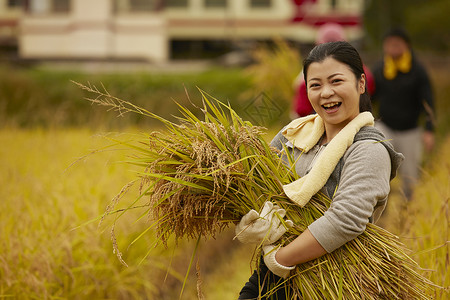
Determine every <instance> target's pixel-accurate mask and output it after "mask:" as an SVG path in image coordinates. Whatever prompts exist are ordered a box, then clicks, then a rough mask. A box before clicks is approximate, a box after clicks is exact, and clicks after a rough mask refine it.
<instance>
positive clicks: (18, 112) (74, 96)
mask: <svg viewBox="0 0 450 300" xmlns="http://www.w3.org/2000/svg"><path fill="white" fill-rule="evenodd" d="M0 77H1V78H2V80H0V126H5V125H9V126H20V127H32V126H39V127H61V126H71V127H73V126H90V127H99V128H117V127H126V126H130V125H139V126H151V125H154V122H153V123H152V120H149V119H148V118H143V117H142V116H139V115H125V116H124V117H123V118H122V119H121V121H120V122H117V119H116V116H115V115H113V114H110V113H108V112H104V111H102V110H98V109H93V108H92V106H91V105H90V104H89V103H87V102H86V101H83V94H82V92H81V91H80V89H79V88H77V87H76V86H75V85H74V84H73V83H72V82H71V80H74V81H78V82H83V83H87V82H91V83H94V84H96V85H98V86H101V85H102V84H103V85H104V86H105V88H107V89H108V91H110V92H111V93H113V94H114V95H118V96H120V97H122V98H124V99H133V102H134V103H136V104H138V105H140V106H142V107H146V108H148V109H149V110H150V111H152V112H155V113H157V114H159V115H162V116H164V117H167V118H169V119H171V118H172V117H171V116H172V115H173V114H176V113H177V110H176V108H175V105H174V102H173V100H176V101H178V102H180V103H184V104H186V103H187V102H188V101H189V100H188V96H187V94H186V93H188V94H189V95H190V94H193V95H198V90H197V86H201V87H202V88H203V89H204V90H206V91H208V92H210V93H214V94H215V95H218V97H220V98H221V99H223V100H224V101H230V103H233V104H234V105H235V106H236V107H244V106H245V102H248V101H250V100H251V99H252V98H253V97H255V95H248V98H242V96H241V94H242V93H243V91H246V90H248V89H249V85H250V82H249V80H248V79H247V78H245V77H244V76H243V74H242V73H241V71H240V70H238V69H226V70H225V69H210V70H207V71H203V72H197V73H195V72H185V73H178V74H155V73H144V72H129V73H128V72H126V73H109V74H85V73H81V72H68V71H56V70H48V69H47V70H45V69H37V68H31V69H13V68H10V67H5V66H0Z"/></svg>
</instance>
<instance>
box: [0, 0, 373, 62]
mask: <svg viewBox="0 0 450 300" xmlns="http://www.w3.org/2000/svg"><path fill="white" fill-rule="evenodd" d="M363 9H364V0H165V1H164V0H95V1H92V0H15V1H14V0H0V41H4V40H5V41H6V40H9V41H10V43H11V42H13V41H15V43H16V44H17V47H18V53H19V56H20V57H21V58H24V59H123V60H129V59H140V60H147V61H150V62H165V61H167V60H170V59H173V58H193V57H197V56H198V57H200V56H204V55H208V54H210V55H215V54H223V53H224V52H225V51H229V50H231V49H233V48H235V47H246V45H248V44H251V43H252V42H254V41H267V40H270V39H272V38H273V37H275V36H281V37H283V38H285V39H286V40H289V41H292V42H294V43H298V44H312V43H313V42H314V40H315V36H316V32H317V29H318V27H319V26H320V25H323V24H325V23H329V22H334V23H338V24H341V25H342V26H344V28H345V31H346V36H347V37H348V40H350V41H355V40H359V39H361V37H362V34H363V32H362V15H363Z"/></svg>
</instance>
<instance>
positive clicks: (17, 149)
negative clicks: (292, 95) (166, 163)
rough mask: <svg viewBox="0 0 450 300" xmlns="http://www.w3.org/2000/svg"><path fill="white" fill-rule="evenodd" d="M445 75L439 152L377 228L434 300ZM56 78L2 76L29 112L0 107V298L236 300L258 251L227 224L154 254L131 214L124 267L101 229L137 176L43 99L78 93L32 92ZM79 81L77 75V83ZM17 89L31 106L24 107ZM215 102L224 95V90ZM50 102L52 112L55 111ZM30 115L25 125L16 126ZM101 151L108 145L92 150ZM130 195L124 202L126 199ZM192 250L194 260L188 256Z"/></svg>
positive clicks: (444, 218) (445, 236) (448, 146)
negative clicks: (430, 285)
mask: <svg viewBox="0 0 450 300" xmlns="http://www.w3.org/2000/svg"><path fill="white" fill-rule="evenodd" d="M236 74H237V73H236V72H235V71H234V72H233V73H232V74H231V75H232V76H229V77H233V78H235V77H236ZM447 74H448V71H447V70H446V69H445V68H444V67H442V68H436V69H435V71H434V72H433V74H432V76H433V80H434V81H435V82H437V83H438V89H437V100H438V107H439V109H438V110H437V118H438V121H439V124H438V125H440V126H439V128H438V142H439V149H437V151H436V153H434V154H433V155H432V156H431V157H429V158H428V160H427V163H426V164H425V165H424V170H423V174H424V175H423V179H422V181H421V182H420V183H419V185H418V186H417V189H416V193H415V196H414V200H413V201H412V202H411V203H405V202H404V200H403V198H402V197H401V195H400V193H399V192H398V188H397V186H398V182H397V181H396V182H394V183H393V192H392V196H391V198H390V202H389V207H388V209H387V211H386V213H385V215H384V217H383V219H382V224H383V227H385V228H387V229H388V230H390V231H391V232H393V233H394V234H397V235H399V236H400V238H401V240H402V241H403V242H404V243H405V244H406V245H407V246H408V248H410V249H411V254H410V256H411V257H412V258H413V259H415V260H416V261H417V262H418V263H419V264H420V266H421V267H422V268H423V272H424V274H425V275H426V277H428V278H430V279H431V280H432V281H433V282H435V283H436V284H437V285H439V286H442V287H445V288H446V289H436V294H435V297H434V299H438V300H440V299H448V298H449V297H450V294H449V290H448V289H449V287H450V274H449V272H448V269H449V268H450V245H449V242H448V241H449V235H450V231H449V229H450V227H449V225H450V223H449V202H448V201H449V198H450V188H449V186H450V175H449V174H450V157H449V156H448V153H450V138H449V137H448V134H447V132H448V128H449V125H448V120H449V118H448V117H447V116H448V115H449V114H450V111H449V107H450V106H449V105H448V104H446V100H447V99H448V97H447V96H448V95H450V91H449V86H450V85H449V79H448V78H450V77H449V76H447ZM41 75H42V74H41ZM47 75H48V74H47ZM47 75H45V76H47ZM57 75H58V74H53V75H52V76H50V77H48V78H46V80H44V81H39V80H37V81H36V82H37V83H36V82H35V83H34V84H33V86H31V88H30V86H28V85H27V84H29V83H30V82H34V81H35V79H37V78H38V77H36V78H34V79H30V82H28V81H27V80H28V79H26V78H28V77H27V76H28V75H20V74H19V75H17V74H12V75H11V76H9V79H8V80H11V79H14V80H17V81H18V84H17V86H21V87H23V88H22V89H21V90H19V89H16V90H14V91H13V95H14V97H17V99H16V98H14V103H15V104H17V103H22V104H23V105H25V106H24V107H25V108H23V107H18V108H17V112H18V113H17V115H15V116H16V117H15V118H14V119H13V120H12V121H11V122H9V121H10V119H7V117H8V116H10V115H11V112H9V111H8V109H10V106H8V105H7V104H5V103H7V102H1V103H2V105H1V106H0V119H1V120H0V124H1V127H0V145H1V147H0V181H1V182H2V187H1V188H0V197H1V199H2V201H1V202H0V298H2V299H3V298H5V299H179V298H180V299H236V298H237V294H238V292H239V290H240V288H241V287H242V285H243V284H244V283H245V281H246V280H247V279H248V277H249V276H250V275H251V272H252V269H251V266H250V260H251V259H252V255H253V248H252V247H250V248H249V247H248V246H242V245H240V244H239V242H237V241H233V240H232V237H233V229H232V228H230V229H228V230H225V232H223V233H222V234H220V235H218V236H217V238H216V239H215V240H210V241H204V240H202V241H201V242H200V245H199V247H198V249H197V250H196V245H195V241H182V242H180V243H179V244H178V245H176V247H175V245H174V244H173V241H169V247H168V248H167V249H165V248H164V247H157V248H152V246H153V245H154V243H155V239H154V238H153V234H152V232H150V233H149V234H148V235H146V236H145V237H144V238H141V239H139V240H137V242H135V243H133V244H132V242H133V241H134V240H135V239H136V237H137V235H138V234H139V233H141V232H142V231H143V230H144V229H145V228H146V227H147V226H146V225H148V223H147V222H146V221H147V220H146V219H145V218H144V219H140V221H139V222H135V221H136V220H137V219H138V218H139V217H140V216H139V215H133V213H130V212H128V213H127V215H126V217H122V218H121V219H120V222H119V223H118V224H117V226H116V227H115V232H114V233H115V235H116V237H117V243H118V249H119V250H120V251H121V253H122V255H123V257H122V258H123V260H124V261H125V262H126V263H127V265H128V266H124V265H123V264H122V263H121V262H120V261H119V259H118V258H117V253H113V241H112V240H111V225H112V223H113V221H114V219H113V217H114V216H112V217H108V218H106V219H104V220H103V222H102V223H101V224H100V222H99V221H100V218H101V217H102V215H103V213H104V212H105V209H106V207H107V206H108V204H109V203H110V202H111V200H112V199H113V198H114V196H115V195H116V194H117V192H118V191H120V190H121V188H122V187H123V186H124V185H125V184H127V183H128V182H129V181H130V179H134V178H135V173H134V170H133V168H132V167H130V165H127V164H124V163H122V162H123V161H124V160H126V159H127V157H126V155H127V152H126V151H120V150H115V151H111V150H110V149H108V148H105V146H106V145H108V144H109V142H108V141H107V140H106V139H105V138H104V136H103V131H101V130H104V129H102V128H101V126H100V129H99V128H98V127H97V126H96V123H94V124H90V123H89V124H87V125H86V126H87V127H85V126H83V125H82V126H80V125H79V124H78V123H77V122H78V121H76V120H75V118H74V120H75V121H73V123H72V121H71V122H69V123H68V124H69V125H75V126H73V127H67V126H66V125H67V123H64V122H61V121H58V120H59V119H58V118H60V119H61V120H68V119H67V115H69V114H73V115H75V114H76V113H78V114H79V111H78V108H77V107H72V106H70V105H73V102H70V101H69V102H70V103H72V104H70V103H69V104H67V103H62V104H60V103H58V104H52V103H47V104H45V103H43V102H42V101H44V100H45V97H46V96H48V95H49V96H52V97H53V96H54V98H55V99H57V98H58V99H59V98H61V99H64V98H65V97H67V98H68V97H77V98H80V97H81V95H80V94H75V96H74V95H73V94H72V91H73V86H71V87H70V88H69V90H68V91H67V92H61V93H60V92H57V91H53V90H52V91H51V93H50V94H48V91H45V92H44V91H40V90H39V86H49V82H56V85H60V86H59V87H61V88H64V86H63V84H61V83H60V81H58V76H57ZM22 76H23V77H22ZM45 76H44V77H45ZM77 76H78V77H75V79H80V78H83V76H82V75H80V74H78V75H77ZM68 77H70V78H72V79H73V78H74V77H73V76H72V75H66V78H64V80H67V78H68ZM205 77H210V75H208V76H206V75H205ZM5 78H6V77H5ZM135 79H136V78H132V80H135ZM149 80H150V79H149ZM177 80H178V81H180V79H177ZM183 80H186V79H185V78H183ZM5 81H6V79H5ZM148 83H149V82H145V84H143V86H145V85H148ZM8 84H9V86H11V84H14V85H16V84H15V83H14V82H12V83H7V85H8ZM64 85H66V83H65V84H64ZM67 85H68V84H67ZM164 85H167V82H164ZM200 85H201V84H200ZM232 85H233V84H230V86H232ZM119 90H120V89H119ZM5 91H6V89H3V88H2V93H5V94H0V101H3V100H4V99H6V97H9V95H7V94H6V92H5ZM27 91H29V94H28V92H27ZM139 91H141V90H139ZM208 91H209V90H208ZM122 92H123V90H122ZM22 93H25V94H26V95H24V97H28V98H29V99H30V101H34V102H33V103H31V104H29V103H28V104H27V103H26V102H20V101H23V99H22V98H21V97H22V96H21V94H22ZM124 93H127V92H124ZM144 93H148V91H145V92H142V94H144ZM181 94H182V92H181ZM212 94H214V95H216V94H215V93H214V92H212ZM117 95H118V96H121V95H122V94H120V93H117ZM19 96H20V97H19ZM230 97H231V96H230ZM219 98H220V99H222V98H223V97H222V96H220V95H219ZM226 98H227V96H225V97H224V99H226ZM55 101H56V100H55ZM142 101H146V100H145V99H142ZM22 104H21V105H22ZM81 106H83V105H81ZM54 107H58V109H57V110H56V111H54V110H53V108H54ZM82 111H83V113H86V114H87V116H88V118H90V119H96V120H97V122H99V123H102V122H103V120H108V124H111V123H114V122H117V121H116V119H114V118H111V119H106V117H104V116H103V115H102V114H99V113H97V112H96V111H95V110H94V109H92V108H91V107H87V108H86V107H84V106H83V110H82ZM33 113H34V114H35V115H36V117H35V118H34V119H33V118H32V114H33ZM80 115H81V114H80ZM29 117H30V118H31V121H32V122H31V126H24V127H21V126H20V124H22V123H24V122H26V120H28V118H29ZM52 117H55V118H53V119H52ZM80 118H81V120H82V121H81V122H79V123H80V124H85V122H86V116H84V117H80ZM38 119H39V120H38ZM47 119H52V120H54V121H55V124H50V126H46V125H45V124H44V125H43V126H40V124H41V123H40V122H41V120H47ZM125 121H126V120H125ZM11 124H12V126H9V125H11ZM77 124H78V125H77ZM138 124H140V123H138ZM47 125H48V124H47ZM61 125H64V126H61ZM90 125H93V126H90ZM125 125H129V123H128V124H127V123H126V122H125ZM118 127H119V128H120V132H117V133H110V132H109V130H110V129H106V130H107V131H108V134H109V135H114V136H115V137H116V138H118V139H121V138H125V137H124V135H123V134H122V133H123V132H134V131H137V130H138V129H136V128H126V127H125V128H124V127H120V126H118ZM88 128H90V129H88ZM92 128H96V129H92ZM114 128H116V127H114ZM142 128H143V127H141V126H140V129H142ZM96 149H103V150H101V151H98V152H96V153H95V154H93V155H87V154H89V153H90V152H91V151H92V150H96ZM127 200H129V199H128V198H126V196H125V198H124V199H123V200H122V201H124V202H126V201H127ZM196 251H197V252H196ZM195 252H196V253H197V255H196V256H195V257H193V254H194V253H195ZM191 261H192V267H191V268H190V270H189V266H190V263H191ZM197 265H198V266H199V269H197ZM188 270H189V274H188V275H189V276H188V279H187V280H185V277H186V274H187V273H188ZM183 285H185V286H184V287H183ZM182 290H183V294H182V295H181V296H180V293H181V291H182ZM199 290H200V295H199Z"/></svg>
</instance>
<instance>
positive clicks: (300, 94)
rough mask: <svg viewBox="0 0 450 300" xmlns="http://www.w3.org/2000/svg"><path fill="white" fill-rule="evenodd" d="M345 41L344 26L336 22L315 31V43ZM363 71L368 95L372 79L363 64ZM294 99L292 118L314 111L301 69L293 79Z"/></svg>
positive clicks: (371, 92)
mask: <svg viewBox="0 0 450 300" xmlns="http://www.w3.org/2000/svg"><path fill="white" fill-rule="evenodd" d="M338 41H346V37H345V31H344V28H343V27H342V26H341V25H339V24H337V23H326V24H324V25H322V26H321V27H320V28H319V30H318V31H317V36H316V42H315V44H316V45H319V44H323V43H328V42H338ZM363 67H364V73H365V74H366V83H367V91H368V93H369V95H372V94H373V91H374V85H375V84H374V79H373V75H372V73H371V72H370V70H369V68H367V67H366V66H365V65H363ZM293 85H294V90H295V94H294V99H293V107H292V110H293V111H292V118H293V119H295V118H298V117H304V116H307V115H310V114H313V113H315V112H314V109H313V108H312V106H311V103H310V102H309V100H308V95H307V91H306V84H305V80H304V79H303V70H302V71H301V72H300V74H299V75H298V76H297V77H296V78H295V80H294V84H293Z"/></svg>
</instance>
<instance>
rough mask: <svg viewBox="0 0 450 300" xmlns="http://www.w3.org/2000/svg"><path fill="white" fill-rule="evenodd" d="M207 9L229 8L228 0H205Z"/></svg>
mask: <svg viewBox="0 0 450 300" xmlns="http://www.w3.org/2000/svg"><path fill="white" fill-rule="evenodd" d="M205 7H208V8H216V7H220V8H221V7H227V0H205Z"/></svg>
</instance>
